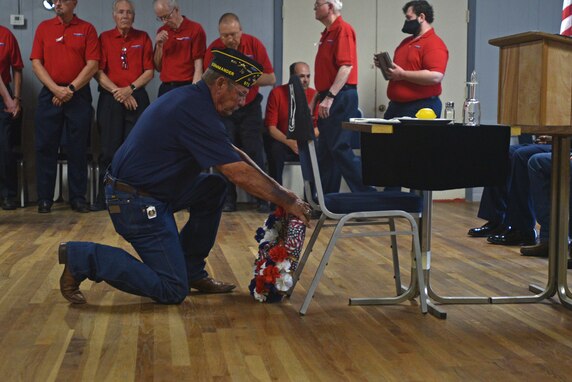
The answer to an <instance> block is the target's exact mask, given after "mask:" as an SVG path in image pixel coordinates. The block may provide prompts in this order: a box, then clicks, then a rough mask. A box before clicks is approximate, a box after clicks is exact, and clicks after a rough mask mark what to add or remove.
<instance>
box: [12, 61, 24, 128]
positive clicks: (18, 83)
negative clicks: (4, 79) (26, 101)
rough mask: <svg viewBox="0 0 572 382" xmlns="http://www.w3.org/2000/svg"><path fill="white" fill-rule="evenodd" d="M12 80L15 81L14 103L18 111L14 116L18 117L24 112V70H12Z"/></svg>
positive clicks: (15, 111)
mask: <svg viewBox="0 0 572 382" xmlns="http://www.w3.org/2000/svg"><path fill="white" fill-rule="evenodd" d="M12 78H13V80H14V81H13V84H14V89H13V90H14V102H15V103H16V110H14V113H13V114H12V116H14V117H16V116H17V115H18V114H20V111H22V106H21V105H22V78H23V75H22V69H15V68H12Z"/></svg>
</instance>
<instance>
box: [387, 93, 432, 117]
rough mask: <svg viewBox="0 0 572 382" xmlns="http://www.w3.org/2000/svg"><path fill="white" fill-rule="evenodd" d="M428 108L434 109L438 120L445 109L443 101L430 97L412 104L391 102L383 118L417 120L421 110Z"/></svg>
mask: <svg viewBox="0 0 572 382" xmlns="http://www.w3.org/2000/svg"><path fill="white" fill-rule="evenodd" d="M426 107H427V108H429V109H433V111H434V112H435V114H437V118H440V117H441V108H442V107H443V104H442V103H441V100H440V99H439V97H430V98H424V99H419V100H417V101H411V102H395V101H389V105H388V106H387V110H386V111H385V113H384V114H383V118H386V119H391V118H400V117H411V118H415V114H417V112H418V111H419V109H423V108H426Z"/></svg>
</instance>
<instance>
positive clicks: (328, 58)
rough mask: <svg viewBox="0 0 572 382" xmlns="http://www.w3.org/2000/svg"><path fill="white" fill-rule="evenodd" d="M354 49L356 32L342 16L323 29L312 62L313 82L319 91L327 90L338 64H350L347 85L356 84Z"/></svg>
mask: <svg viewBox="0 0 572 382" xmlns="http://www.w3.org/2000/svg"><path fill="white" fill-rule="evenodd" d="M357 64H358V63H357V51H356V32H355V31H354V29H353V28H352V26H351V25H350V24H348V23H346V22H345V21H344V20H343V19H342V16H338V18H337V19H336V20H335V21H334V22H333V23H332V25H330V28H329V29H328V28H326V29H324V31H323V32H322V37H321V38H320V45H319V47H318V53H317V54H316V60H315V63H314V73H316V74H315V77H314V84H315V85H316V90H317V91H319V92H324V91H328V89H330V86H332V84H333V83H334V79H335V78H336V75H337V74H338V70H339V68H340V66H344V65H351V66H352V71H351V72H350V75H349V77H348V80H347V81H346V84H347V85H357V83H358V65H357Z"/></svg>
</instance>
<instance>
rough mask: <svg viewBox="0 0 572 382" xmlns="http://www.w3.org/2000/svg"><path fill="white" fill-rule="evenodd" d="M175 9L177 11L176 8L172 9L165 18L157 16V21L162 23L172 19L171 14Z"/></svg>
mask: <svg viewBox="0 0 572 382" xmlns="http://www.w3.org/2000/svg"><path fill="white" fill-rule="evenodd" d="M175 9H177V7H174V8H173V9H172V10H171V12H169V14H168V15H166V16H157V21H160V22H162V23H164V22H165V21H167V20H171V17H173V12H175Z"/></svg>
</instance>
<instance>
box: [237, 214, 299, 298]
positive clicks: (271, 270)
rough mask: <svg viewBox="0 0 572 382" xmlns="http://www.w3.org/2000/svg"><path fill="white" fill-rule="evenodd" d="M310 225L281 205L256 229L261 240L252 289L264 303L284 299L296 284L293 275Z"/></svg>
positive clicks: (250, 286) (252, 292)
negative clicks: (286, 211)
mask: <svg viewBox="0 0 572 382" xmlns="http://www.w3.org/2000/svg"><path fill="white" fill-rule="evenodd" d="M305 236H306V226H305V225H304V223H303V222H302V221H301V220H300V219H298V218H297V217H295V216H294V215H288V214H286V213H285V211H284V209H283V208H281V207H278V208H276V211H274V212H273V213H271V214H270V215H269V216H268V219H266V221H265V222H264V226H263V227H259V228H258V229H257V230H256V236H255V239H256V241H257V242H258V243H259V245H258V256H257V258H256V261H255V262H254V278H253V279H252V280H251V281H250V285H249V287H248V289H249V290H250V294H251V295H252V296H253V297H254V298H255V299H256V300H258V301H260V302H268V303H272V302H280V301H282V297H284V295H285V294H286V292H288V290H289V289H290V288H292V285H293V279H292V274H293V273H294V272H295V271H296V268H297V267H298V261H299V259H300V253H301V252H302V245H303V244H304V238H305Z"/></svg>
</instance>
